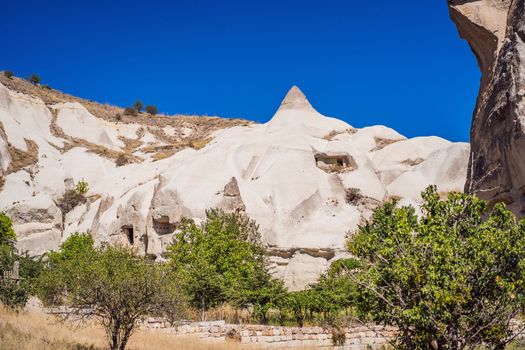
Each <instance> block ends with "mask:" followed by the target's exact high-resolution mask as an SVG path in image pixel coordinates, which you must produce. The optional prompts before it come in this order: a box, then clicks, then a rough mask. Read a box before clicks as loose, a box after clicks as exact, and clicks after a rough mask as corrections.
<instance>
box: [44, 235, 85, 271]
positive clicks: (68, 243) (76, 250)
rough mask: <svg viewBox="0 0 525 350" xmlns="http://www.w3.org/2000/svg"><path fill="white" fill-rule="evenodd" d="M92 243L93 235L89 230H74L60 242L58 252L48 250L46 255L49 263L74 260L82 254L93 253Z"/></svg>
mask: <svg viewBox="0 0 525 350" xmlns="http://www.w3.org/2000/svg"><path fill="white" fill-rule="evenodd" d="M93 244H94V241H93V237H92V236H91V234H89V232H87V233H81V232H75V233H73V234H72V235H71V236H69V237H68V238H67V239H66V240H65V241H64V242H62V244H60V250H59V251H58V252H49V253H48V254H47V256H48V259H49V262H50V263H51V264H60V263H61V262H66V261H75V259H77V257H80V256H82V255H83V254H91V253H93V251H94V247H93Z"/></svg>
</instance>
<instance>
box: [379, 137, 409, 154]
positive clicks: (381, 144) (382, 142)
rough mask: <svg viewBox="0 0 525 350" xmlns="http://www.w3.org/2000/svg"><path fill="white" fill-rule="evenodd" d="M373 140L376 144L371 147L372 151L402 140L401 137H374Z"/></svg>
mask: <svg viewBox="0 0 525 350" xmlns="http://www.w3.org/2000/svg"><path fill="white" fill-rule="evenodd" d="M374 141H375V142H376V146H375V147H374V149H372V152H374V151H379V150H380V149H383V148H385V147H386V146H388V145H391V144H393V143H395V142H398V141H403V140H401V139H384V138H382V137H374Z"/></svg>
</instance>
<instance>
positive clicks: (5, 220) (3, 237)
mask: <svg viewBox="0 0 525 350" xmlns="http://www.w3.org/2000/svg"><path fill="white" fill-rule="evenodd" d="M14 241H16V234H15V231H14V230H13V222H12V221H11V218H10V217H9V216H7V215H6V214H5V213H3V212H0V245H2V244H8V245H12V243H13V242H14Z"/></svg>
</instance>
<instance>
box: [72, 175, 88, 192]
mask: <svg viewBox="0 0 525 350" xmlns="http://www.w3.org/2000/svg"><path fill="white" fill-rule="evenodd" d="M75 190H76V191H77V192H78V193H80V194H81V195H85V194H86V193H88V191H89V184H88V183H87V181H85V180H84V179H83V178H82V180H80V181H79V182H77V184H76V186H75Z"/></svg>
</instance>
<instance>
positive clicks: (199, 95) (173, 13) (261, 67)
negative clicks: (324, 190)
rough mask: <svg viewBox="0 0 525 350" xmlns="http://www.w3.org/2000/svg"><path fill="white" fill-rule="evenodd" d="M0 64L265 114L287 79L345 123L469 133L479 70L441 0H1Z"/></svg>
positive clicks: (144, 96) (112, 94)
mask: <svg viewBox="0 0 525 350" xmlns="http://www.w3.org/2000/svg"><path fill="white" fill-rule="evenodd" d="M0 32H1V33H3V35H2V43H1V46H0V47H1V54H0V69H10V70H13V71H14V72H15V74H16V75H18V76H28V75H30V74H31V73H38V74H39V75H40V76H41V77H42V80H43V83H46V84H49V85H51V86H52V87H55V88H57V89H60V90H63V91H65V92H68V93H71V94H73V95H78V96H81V97H84V98H88V99H93V100H96V101H100V102H109V103H112V104H117V105H122V106H125V105H129V104H131V103H132V102H133V101H134V100H136V99H140V100H142V101H143V102H144V103H145V104H155V105H157V106H158V107H159V110H160V111H162V112H166V113H170V114H175V113H189V114H208V115H219V116H223V117H241V118H247V119H252V120H256V121H259V122H264V121H267V120H268V119H269V118H271V116H272V115H273V113H274V112H275V110H276V109H277V108H278V106H279V103H280V101H281V100H282V98H283V96H284V95H285V93H286V91H287V90H288V89H289V88H290V87H291V86H292V85H294V84H295V85H298V86H299V87H300V88H301V89H302V90H303V92H305V94H306V95H307V97H308V99H309V100H310V102H311V103H312V104H313V105H314V107H315V108H316V109H317V110H318V111H319V112H321V113H323V114H325V115H329V116H335V117H338V118H341V119H343V120H345V121H347V122H348V123H350V124H351V125H353V126H356V127H362V126H366V125H374V124H383V125H387V126H390V127H393V128H394V129H396V130H397V131H399V132H401V133H402V134H404V135H406V136H409V137H412V136H420V135H438V136H442V137H445V138H447V139H450V140H453V141H468V139H469V129H470V121H471V116H472V110H473V108H474V104H475V99H476V95H477V90H478V86H479V79H480V76H479V71H478V68H477V64H476V61H475V59H474V56H473V54H472V53H471V52H470V49H469V47H468V45H467V44H466V42H464V41H462V40H460V39H459V37H458V34H457V30H456V28H455V26H454V24H453V23H452V21H451V20H450V19H449V16H448V11H447V6H446V0H432V1H421V0H405V1H402V2H400V1H391V0H376V1H373V2H369V1H348V0H346V1H344V0H340V1H336V0H324V1H319V0H318V1H309V0H300V1H299V0H297V1H296V0H290V1H286V0H281V1H274V0H265V1H247V0H244V1H227V0H224V1H220V0H215V1H213V0H186V1H179V0H173V1H159V0H151V1H110V0H106V1H98V0H91V1H52V0H51V1H45V2H44V1H35V0H26V1H3V2H2V16H1V21H0Z"/></svg>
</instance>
